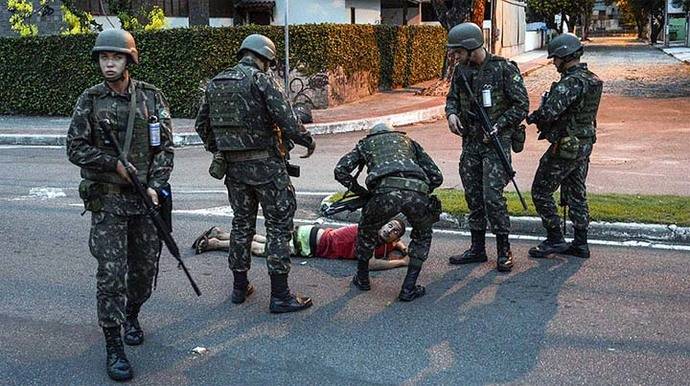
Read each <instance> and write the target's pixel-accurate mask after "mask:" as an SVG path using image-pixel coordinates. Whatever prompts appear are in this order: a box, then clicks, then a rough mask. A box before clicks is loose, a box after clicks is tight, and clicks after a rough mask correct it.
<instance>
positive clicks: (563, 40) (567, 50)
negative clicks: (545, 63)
mask: <svg viewBox="0 0 690 386" xmlns="http://www.w3.org/2000/svg"><path fill="white" fill-rule="evenodd" d="M583 51H584V47H583V46H582V43H581V42H580V39H579V38H578V37H577V36H575V35H573V34H571V33H564V34H560V35H558V36H556V37H555V38H553V40H551V42H549V46H548V53H549V56H548V58H549V59H551V58H559V59H567V58H572V59H576V58H579V57H580V56H582V52H583Z"/></svg>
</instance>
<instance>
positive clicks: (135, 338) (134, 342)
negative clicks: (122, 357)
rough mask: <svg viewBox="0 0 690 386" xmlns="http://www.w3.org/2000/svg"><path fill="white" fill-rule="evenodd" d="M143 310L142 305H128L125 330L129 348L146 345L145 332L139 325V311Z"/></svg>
mask: <svg viewBox="0 0 690 386" xmlns="http://www.w3.org/2000/svg"><path fill="white" fill-rule="evenodd" d="M140 309H141V304H131V303H129V302H128V303H127V307H126V312H125V313H126V314H127V315H126V316H127V319H126V320H125V324H124V328H125V337H124V341H125V344H127V345H128V346H138V345H140V344H142V343H144V330H142V329H141V325H139V310H140Z"/></svg>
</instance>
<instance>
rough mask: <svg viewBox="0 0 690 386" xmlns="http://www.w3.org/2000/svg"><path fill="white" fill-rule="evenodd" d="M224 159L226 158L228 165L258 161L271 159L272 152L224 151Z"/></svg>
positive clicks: (263, 150) (266, 150) (260, 150)
mask: <svg viewBox="0 0 690 386" xmlns="http://www.w3.org/2000/svg"><path fill="white" fill-rule="evenodd" d="M223 157H224V158H225V161H226V162H228V163H230V162H242V161H256V160H262V159H268V158H271V152H270V151H268V149H259V150H239V151H224V152H223Z"/></svg>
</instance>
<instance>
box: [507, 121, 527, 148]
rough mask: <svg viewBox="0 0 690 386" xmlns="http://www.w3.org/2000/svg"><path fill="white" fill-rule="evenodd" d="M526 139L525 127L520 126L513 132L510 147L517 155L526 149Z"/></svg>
mask: <svg viewBox="0 0 690 386" xmlns="http://www.w3.org/2000/svg"><path fill="white" fill-rule="evenodd" d="M525 139H527V134H526V132H525V125H520V126H518V127H517V128H515V130H513V133H512V134H511V136H510V146H511V147H512V148H513V151H514V152H515V153H519V152H521V151H522V150H523V149H524V148H525Z"/></svg>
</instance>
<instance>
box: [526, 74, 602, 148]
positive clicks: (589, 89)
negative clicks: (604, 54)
mask: <svg viewBox="0 0 690 386" xmlns="http://www.w3.org/2000/svg"><path fill="white" fill-rule="evenodd" d="M602 88H603V82H602V81H601V80H600V79H599V77H597V76H596V75H595V74H594V73H593V72H591V71H589V69H587V64H586V63H579V64H577V65H575V66H572V67H570V68H568V69H567V70H566V71H565V72H564V73H563V74H561V79H560V80H559V81H558V82H555V83H554V84H552V85H551V89H550V90H549V95H548V97H547V98H546V101H544V104H543V105H542V106H540V107H539V109H537V110H536V111H535V112H534V113H533V115H534V120H535V121H536V123H537V125H538V127H539V128H540V131H541V132H542V133H541V136H540V138H542V137H546V138H548V139H549V141H551V142H555V141H557V140H558V138H560V137H562V136H566V135H568V134H567V132H566V128H568V129H570V130H571V131H573V133H574V135H577V136H578V137H584V138H586V137H593V136H594V135H595V125H594V123H595V122H596V114H597V110H598V108H599V102H600V100H601V92H602Z"/></svg>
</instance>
